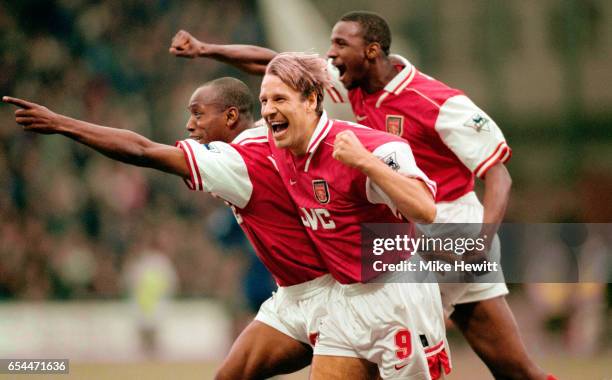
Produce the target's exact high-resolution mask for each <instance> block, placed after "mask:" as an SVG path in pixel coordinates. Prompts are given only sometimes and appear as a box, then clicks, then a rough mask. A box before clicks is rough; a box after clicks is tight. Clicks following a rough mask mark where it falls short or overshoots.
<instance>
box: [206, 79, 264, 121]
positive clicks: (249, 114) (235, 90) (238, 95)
mask: <svg viewBox="0 0 612 380" xmlns="http://www.w3.org/2000/svg"><path fill="white" fill-rule="evenodd" d="M204 89H210V90H212V91H202V90H204ZM194 95H195V97H200V96H202V95H205V96H206V97H207V99H205V100H204V99H202V100H204V102H205V103H209V104H210V103H215V104H216V105H218V106H219V108H220V109H221V110H226V109H227V108H229V107H236V108H237V109H238V111H239V112H240V115H241V116H242V117H244V118H245V120H253V105H254V100H253V96H252V95H251V91H249V88H248V87H247V85H246V84H244V82H242V81H241V80H238V79H236V78H230V77H223V78H219V79H215V80H211V81H210V82H206V83H204V84H203V85H201V86H200V87H198V89H197V90H196V91H195V93H194Z"/></svg>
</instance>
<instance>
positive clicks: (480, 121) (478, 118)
mask: <svg viewBox="0 0 612 380" xmlns="http://www.w3.org/2000/svg"><path fill="white" fill-rule="evenodd" d="M488 124H489V119H487V118H486V117H484V116H482V115H481V114H479V113H475V114H474V115H472V117H470V119H469V120H468V121H466V122H465V123H463V125H464V126H466V127H469V128H472V129H474V130H475V131H476V132H479V133H480V131H485V132H489V131H490V129H489V125H488Z"/></svg>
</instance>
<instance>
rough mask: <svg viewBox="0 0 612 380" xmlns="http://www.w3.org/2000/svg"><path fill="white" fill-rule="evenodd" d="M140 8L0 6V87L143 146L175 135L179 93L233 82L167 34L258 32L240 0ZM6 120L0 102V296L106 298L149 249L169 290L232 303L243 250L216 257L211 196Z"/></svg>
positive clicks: (180, 117)
mask: <svg viewBox="0 0 612 380" xmlns="http://www.w3.org/2000/svg"><path fill="white" fill-rule="evenodd" d="M146 3H147V4H139V3H137V2H100V3H89V2H78V1H76V2H42V3H41V2H28V1H24V2H9V3H6V2H0V30H2V33H0V92H2V94H11V95H15V96H20V97H23V98H26V99H30V100H32V101H36V102H39V103H42V104H44V105H45V106H47V107H49V108H51V109H52V110H55V111H56V112H60V113H63V114H66V115H69V116H72V117H76V118H81V119H84V120H87V121H90V122H93V123H97V124H102V125H106V126H112V127H117V128H126V129H131V130H134V131H136V132H138V133H141V134H143V135H145V136H147V137H149V138H151V139H153V140H155V141H159V142H163V143H167V144H173V143H174V141H176V140H178V139H182V138H184V137H185V136H186V131H185V127H184V126H185V122H186V120H187V117H188V112H187V109H186V107H187V103H188V100H189V96H190V94H191V92H192V91H193V90H194V89H195V88H196V87H197V86H198V85H199V84H201V83H203V82H205V81H207V80H210V79H213V78H215V77H219V76H223V75H236V73H235V72H232V71H227V70H228V68H227V67H226V66H224V65H218V64H215V63H214V62H212V61H211V62H206V64H204V63H202V62H198V64H194V63H191V62H185V61H178V60H177V59H176V58H173V57H171V56H170V55H169V54H168V53H167V49H168V46H169V42H170V39H171V37H172V36H173V34H174V33H175V32H176V30H177V29H178V28H179V27H185V28H191V30H193V31H194V33H197V34H198V35H200V36H203V37H204V38H210V39H214V38H232V36H234V38H241V39H244V38H248V39H251V40H250V42H255V43H256V42H258V41H259V40H260V39H261V32H260V31H259V29H258V27H257V25H256V24H255V23H254V22H253V21H252V17H250V16H251V15H252V14H251V11H252V10H251V9H249V7H246V8H245V6H244V3H240V4H238V2H226V4H225V5H224V8H223V9H221V8H219V7H215V6H212V5H210V4H205V3H201V2H187V3H183V4H175V3H174V2H167V1H147V2H146ZM143 5H146V6H143ZM195 14H197V15H200V17H198V18H197V19H196V18H195V17H193V15H195ZM246 15H249V17H246ZM219 19H223V22H218V20H219ZM238 36H240V37H238ZM245 36H246V37H245ZM254 79H256V78H254ZM12 112H13V108H12V107H9V106H2V107H0V116H1V118H2V122H1V123H0V125H1V126H2V127H1V128H0V189H1V190H0V241H1V242H2V244H0V258H1V259H0V298H1V299H26V300H28V299H29V300H41V299H75V298H76V299H82V298H91V297H107V298H112V297H119V296H121V295H122V294H124V293H125V286H124V284H125V282H126V280H125V278H123V277H124V276H123V275H122V271H124V268H126V267H127V266H128V265H129V263H130V262H131V261H134V260H137V259H138V257H139V256H140V255H143V254H145V252H148V251H152V250H153V251H157V252H161V253H162V254H164V255H166V256H168V257H169V258H170V259H171V261H172V263H173V264H174V266H175V270H176V272H177V274H178V279H179V284H178V289H179V294H180V295H182V296H207V295H209V296H220V297H224V296H227V295H228V294H229V295H232V297H226V298H233V297H234V296H235V293H236V290H237V287H239V286H240V282H239V281H238V282H237V281H235V280H236V278H239V277H240V276H241V273H242V271H243V267H244V266H245V264H244V263H243V261H244V260H243V259H242V258H240V255H244V253H240V254H237V255H233V254H232V253H231V252H230V253H228V249H225V250H223V252H221V250H220V249H218V248H217V244H215V243H214V241H212V240H214V237H213V235H212V234H211V233H210V231H209V228H208V227H209V226H208V225H207V223H206V222H205V221H206V218H207V215H209V214H210V213H211V212H212V211H213V210H215V209H216V208H218V207H222V204H221V202H220V201H217V200H213V199H212V198H210V197H209V196H208V195H206V194H203V193H192V192H190V191H189V190H188V189H187V188H186V186H185V185H184V184H183V183H182V180H181V179H180V178H178V177H171V176H168V175H165V174H162V173H158V172H155V171H153V170H149V169H142V168H136V167H130V166H127V165H123V164H120V163H118V162H114V161H112V160H110V159H107V158H105V157H103V156H101V155H99V154H98V153H96V152H94V151H92V150H91V149H88V148H86V147H83V146H80V145H79V144H76V143H74V142H72V141H69V140H68V139H65V138H63V137H46V136H37V135H34V134H29V133H24V132H22V131H21V129H20V128H19V127H18V126H17V125H15V124H14V123H13V122H12ZM229 251H231V249H230V250H229ZM246 254H247V255H249V254H251V253H250V252H247V253H246Z"/></svg>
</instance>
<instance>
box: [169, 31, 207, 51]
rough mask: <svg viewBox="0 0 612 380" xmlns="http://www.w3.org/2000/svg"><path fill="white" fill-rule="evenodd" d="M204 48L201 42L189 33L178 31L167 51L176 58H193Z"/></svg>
mask: <svg viewBox="0 0 612 380" xmlns="http://www.w3.org/2000/svg"><path fill="white" fill-rule="evenodd" d="M204 46H205V45H204V43H203V42H201V41H199V40H198V39H197V38H195V37H194V36H192V35H191V34H190V33H189V32H187V31H185V30H179V31H178V33H176V34H175V35H174V37H173V38H172V43H171V44H170V49H169V51H170V53H171V54H174V55H175V56H177V57H185V58H195V57H197V56H198V55H199V54H200V53H201V51H202V49H203V48H204Z"/></svg>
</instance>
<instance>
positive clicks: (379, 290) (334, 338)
mask: <svg viewBox="0 0 612 380" xmlns="http://www.w3.org/2000/svg"><path fill="white" fill-rule="evenodd" d="M337 288H338V289H339V291H334V292H332V299H331V302H330V303H329V307H328V313H329V314H328V316H327V317H326V318H324V319H323V323H322V324H321V327H320V330H319V340H318V342H317V345H316V346H315V349H314V354H315V355H325V356H345V357H356V358H362V359H366V360H368V361H370V362H373V363H376V364H377V365H378V368H379V372H380V376H381V377H382V378H383V379H404V378H406V379H408V378H410V379H432V378H433V379H438V378H439V376H441V373H442V372H447V373H448V372H449V371H450V357H449V356H448V355H449V350H448V344H447V343H446V336H445V335H446V332H445V327H444V316H443V312H442V303H441V301H440V291H439V289H438V285H437V284H435V283H429V284H420V283H419V284H413V283H392V282H391V283H376V284H374V283H370V284H353V285H337ZM430 367H431V370H432V373H433V374H434V376H431V375H430ZM436 373H437V374H436Z"/></svg>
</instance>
